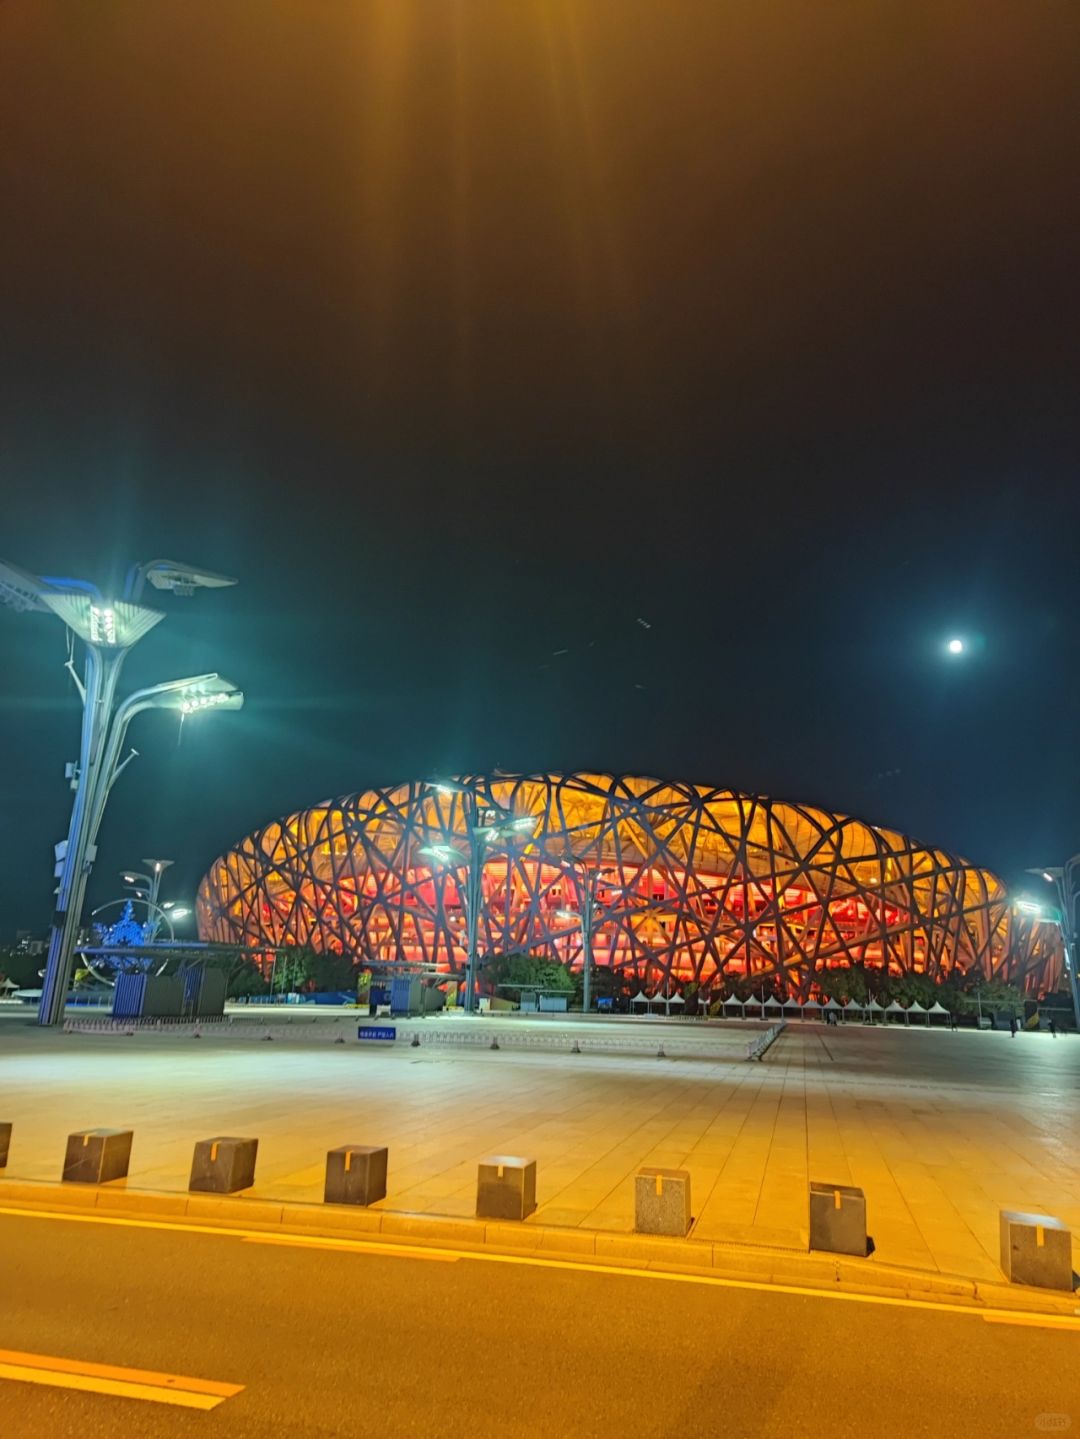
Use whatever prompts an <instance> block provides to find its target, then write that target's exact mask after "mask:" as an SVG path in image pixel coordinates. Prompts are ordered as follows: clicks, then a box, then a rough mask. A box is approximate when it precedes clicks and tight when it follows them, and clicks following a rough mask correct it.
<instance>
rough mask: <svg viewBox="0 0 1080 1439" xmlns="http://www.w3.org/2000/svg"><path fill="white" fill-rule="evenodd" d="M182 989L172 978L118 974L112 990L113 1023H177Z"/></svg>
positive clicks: (177, 980) (158, 975)
mask: <svg viewBox="0 0 1080 1439" xmlns="http://www.w3.org/2000/svg"><path fill="white" fill-rule="evenodd" d="M182 1002H183V988H182V986H181V984H180V980H179V979H177V978H176V977H175V976H174V975H164V974H119V975H117V977H116V988H115V989H114V990H113V1006H112V1016H113V1018H114V1019H178V1018H179V1017H180V1010H181V1004H182Z"/></svg>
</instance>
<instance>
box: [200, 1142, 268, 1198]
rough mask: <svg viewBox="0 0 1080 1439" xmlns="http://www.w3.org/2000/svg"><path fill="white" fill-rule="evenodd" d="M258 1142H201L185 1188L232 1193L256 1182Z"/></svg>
mask: <svg viewBox="0 0 1080 1439" xmlns="http://www.w3.org/2000/svg"><path fill="white" fill-rule="evenodd" d="M258 1148H259V1141H258V1140H257V1139H232V1138H222V1139H200V1140H199V1142H198V1143H197V1144H196V1146H195V1154H194V1157H193V1159H192V1162H191V1178H190V1179H189V1180H188V1188H189V1189H194V1190H202V1191H204V1192H206V1193H208V1194H235V1193H236V1192H237V1190H240V1189H250V1188H251V1186H252V1185H253V1184H254V1183H255V1155H256V1153H257V1152H258Z"/></svg>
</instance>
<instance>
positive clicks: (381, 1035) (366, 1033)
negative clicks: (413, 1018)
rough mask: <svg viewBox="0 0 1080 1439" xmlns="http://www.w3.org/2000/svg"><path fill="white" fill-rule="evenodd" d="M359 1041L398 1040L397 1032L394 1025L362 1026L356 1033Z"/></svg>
mask: <svg viewBox="0 0 1080 1439" xmlns="http://www.w3.org/2000/svg"><path fill="white" fill-rule="evenodd" d="M356 1037H357V1039H397V1030H396V1028H395V1027H394V1026H393V1025H392V1024H362V1025H360V1027H359V1029H358V1030H357V1031H356Z"/></svg>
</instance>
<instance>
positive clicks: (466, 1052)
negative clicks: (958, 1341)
mask: <svg viewBox="0 0 1080 1439" xmlns="http://www.w3.org/2000/svg"><path fill="white" fill-rule="evenodd" d="M425 1023H426V1024H427V1025H438V1026H440V1027H441V1028H440V1031H439V1032H441V1033H446V1032H447V1029H446V1027H447V1026H454V1025H455V1024H456V1025H457V1026H459V1027H460V1026H461V1025H462V1024H470V1023H471V1025H473V1026H481V1027H482V1026H485V1025H486V1026H491V1029H492V1031H494V1029H495V1027H496V1025H497V1021H493V1020H474V1021H471V1022H470V1021H466V1020H457V1021H455V1020H451V1019H443V1020H429V1021H426V1022H425ZM318 1026H325V1028H321V1027H318ZM318 1026H316V1027H312V1030H311V1033H310V1034H309V1035H307V1036H306V1038H305V1041H304V1042H299V1041H292V1040H289V1039H280V1038H279V1039H277V1040H275V1041H274V1042H273V1043H258V1042H255V1041H254V1040H252V1039H247V1040H244V1039H238V1038H235V1037H233V1038H229V1037H217V1038H204V1039H202V1040H200V1041H196V1040H193V1039H192V1038H191V1037H189V1036H182V1035H169V1034H152V1035H151V1034H136V1035H134V1036H125V1035H123V1034H61V1033H46V1032H42V1031H39V1030H37V1029H35V1028H33V1027H31V1026H29V1025H27V1024H25V1023H20V1022H13V1021H11V1020H5V1021H4V1022H3V1023H2V1024H0V1119H5V1120H11V1121H13V1122H14V1124H15V1133H14V1138H13V1143H12V1153H11V1161H10V1166H9V1168H8V1170H7V1176H8V1177H9V1178H10V1179H25V1180H35V1181H40V1180H55V1179H56V1178H58V1175H59V1170H60V1163H61V1157H62V1154H63V1147H64V1138H65V1136H66V1134H67V1133H68V1132H69V1131H71V1130H75V1129H80V1128H83V1127H95V1126H117V1127H120V1126H123V1127H131V1128H133V1129H134V1131H135V1142H134V1148H133V1152H132V1163H131V1171H130V1178H129V1181H128V1183H129V1185H130V1187H132V1188H153V1189H165V1190H183V1189H185V1188H186V1185H187V1177H188V1170H189V1166H190V1161H191V1150H192V1145H193V1143H194V1141H195V1140H196V1139H200V1138H205V1137H210V1136H213V1135H216V1134H217V1135H220V1134H240V1135H244V1134H250V1135H256V1136H258V1138H259V1162H258V1173H257V1181H258V1182H257V1187H256V1189H255V1190H254V1191H252V1192H253V1193H254V1194H256V1195H260V1196H265V1197H273V1198H275V1199H282V1200H301V1201H319V1200H321V1198H322V1181H323V1166H324V1155H325V1151H326V1150H327V1149H329V1148H332V1147H333V1146H336V1145H338V1144H342V1143H346V1142H354V1143H379V1144H386V1145H388V1146H389V1149H390V1172H389V1192H388V1194H387V1198H386V1200H385V1201H384V1202H383V1205H382V1207H385V1208H388V1209H395V1210H409V1211H423V1212H431V1213H437V1214H444V1215H453V1216H467V1215H471V1214H472V1212H473V1207H474V1201H475V1183H476V1165H477V1161H478V1160H479V1159H480V1158H481V1157H483V1156H484V1155H487V1154H490V1153H507V1154H520V1155H525V1156H529V1157H534V1158H535V1159H536V1160H537V1161H538V1189H539V1193H538V1198H539V1208H538V1210H537V1213H536V1215H535V1216H534V1220H533V1222H537V1223H541V1224H549V1225H564V1226H580V1227H582V1228H585V1229H596V1230H606V1231H610V1232H627V1231H629V1230H631V1229H632V1227H633V1204H632V1183H631V1176H632V1174H633V1171H634V1170H635V1169H636V1168H637V1167H638V1166H639V1165H642V1164H654V1165H669V1166H676V1167H681V1168H686V1169H689V1171H690V1173H691V1177H692V1192H693V1212H694V1214H695V1216H696V1219H695V1224H694V1229H693V1234H694V1236H695V1237H697V1238H699V1239H704V1240H711V1241H713V1242H721V1243H723V1242H730V1243H733V1244H742V1243H753V1244H761V1245H769V1246H776V1247H781V1248H805V1245H806V1213H805V1211H806V1189H807V1184H808V1181H809V1180H811V1179H815V1180H824V1181H828V1182H833V1183H842V1184H856V1185H859V1186H860V1187H862V1188H863V1189H865V1191H866V1194H867V1203H868V1210H869V1228H870V1230H871V1233H872V1235H873V1239H874V1242H875V1246H876V1256H877V1257H878V1258H879V1259H880V1261H881V1262H885V1263H890V1264H903V1265H911V1266H915V1267H917V1268H920V1269H925V1270H931V1271H933V1270H936V1271H940V1272H942V1273H946V1274H960V1275H963V1276H966V1277H969V1278H975V1279H994V1278H997V1277H999V1270H998V1263H997V1254H998V1211H999V1209H1001V1208H1014V1209H1022V1210H1036V1211H1042V1212H1046V1213H1050V1214H1055V1215H1057V1216H1059V1217H1060V1218H1061V1219H1063V1220H1065V1221H1066V1222H1068V1223H1069V1224H1070V1225H1071V1227H1072V1228H1073V1230H1074V1232H1075V1233H1078V1234H1080V1157H1078V1149H1080V1143H1078V1142H1080V1040H1078V1039H1077V1038H1076V1037H1075V1036H1067V1037H1066V1036H1062V1037H1060V1038H1057V1039H1053V1038H1051V1037H1050V1036H1049V1035H1045V1034H1022V1035H1020V1036H1019V1037H1018V1038H1016V1039H1011V1038H1010V1036H1009V1035H1008V1034H1007V1033H1003V1034H997V1033H994V1034H986V1033H978V1032H975V1031H970V1030H965V1031H960V1032H957V1033H951V1032H944V1031H929V1032H927V1031H923V1030H910V1031H909V1030H904V1029H899V1030H882V1029H868V1028H864V1027H862V1026H850V1027H843V1026H842V1027H839V1028H826V1027H825V1026H823V1025H818V1024H795V1025H792V1026H790V1027H789V1028H788V1029H787V1030H786V1031H785V1032H784V1034H783V1035H782V1036H781V1037H780V1039H779V1040H778V1041H777V1043H776V1044H774V1045H773V1047H772V1048H771V1049H770V1050H769V1051H768V1053H767V1055H766V1057H765V1059H764V1060H763V1061H762V1062H760V1063H757V1062H752V1061H750V1062H748V1061H747V1060H746V1059H745V1058H744V1057H743V1056H744V1054H745V1048H746V1041H747V1038H748V1037H750V1036H752V1035H753V1034H754V1033H755V1032H756V1031H755V1030H754V1029H753V1028H752V1027H750V1026H742V1025H736V1024H729V1025H726V1024H712V1025H708V1026H701V1025H698V1026H692V1025H688V1024H682V1025H680V1024H678V1023H674V1024H670V1025H668V1024H665V1023H663V1022H662V1021H658V1022H656V1023H655V1025H650V1024H649V1023H648V1022H644V1023H642V1024H640V1025H634V1026H632V1027H627V1028H624V1030H623V1033H627V1034H634V1035H644V1036H645V1037H646V1038H647V1040H648V1043H649V1049H648V1050H647V1051H646V1052H643V1053H616V1054H598V1053H588V1052H586V1053H583V1054H572V1053H570V1052H568V1050H566V1049H563V1050H558V1049H535V1050H533V1049H513V1050H511V1049H507V1048H505V1047H504V1048H501V1049H499V1050H497V1051H494V1050H488V1049H486V1048H481V1049H475V1048H466V1047H460V1046H455V1045H443V1044H428V1043H424V1044H422V1045H421V1047H420V1048H411V1047H409V1046H408V1045H407V1044H402V1043H401V1042H400V1041H399V1043H398V1044H397V1045H395V1046H394V1047H393V1048H383V1047H381V1046H377V1045H374V1046H372V1045H362V1044H359V1043H357V1042H356V1041H355V1039H352V1040H351V1041H350V1042H348V1043H344V1044H340V1045H338V1044H334V1043H333V1042H332V1039H331V1036H332V1035H333V1034H334V1032H335V1029H337V1028H341V1029H342V1030H343V1032H347V1033H350V1034H351V1035H355V1021H354V1020H353V1021H347V1022H344V1021H343V1022H341V1024H340V1025H335V1022H334V1021H332V1020H320V1021H319V1022H318ZM691 1030H692V1031H693V1033H694V1037H695V1039H700V1038H701V1037H702V1035H703V1033H704V1034H707V1035H708V1040H709V1045H710V1046H711V1049H710V1053H709V1057H708V1058H696V1057H694V1058H691V1057H687V1058H671V1057H667V1058H657V1057H656V1056H655V1053H653V1052H652V1040H653V1039H654V1038H657V1039H660V1040H662V1039H663V1037H664V1036H665V1035H671V1036H675V1035H678V1034H680V1033H681V1034H684V1035H685V1034H687V1033H688V1032H690V1031H691ZM431 1032H433V1031H431ZM483 1032H484V1034H485V1035H486V1034H487V1033H488V1032H489V1031H488V1030H486V1029H485V1030H483ZM515 1032H517V1033H521V1032H523V1031H520V1030H518V1031H515ZM538 1032H544V1031H543V1027H542V1026H538ZM546 1032H549V1033H554V1032H555V1031H554V1030H552V1029H551V1028H550V1027H549V1028H548V1030H547V1031H546ZM578 1032H579V1033H580V1034H581V1035H583V1036H587V1035H588V1033H589V1032H590V1031H589V1026H588V1025H586V1026H584V1027H582V1028H581V1029H580V1030H579V1031H578ZM583 1047H584V1048H586V1050H587V1047H588V1042H587V1038H585V1039H584V1040H583ZM0 1193H2V1188H0ZM871 1262H872V1261H871Z"/></svg>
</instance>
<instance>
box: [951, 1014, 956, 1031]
mask: <svg viewBox="0 0 1080 1439" xmlns="http://www.w3.org/2000/svg"><path fill="white" fill-rule="evenodd" d="M949 1028H950V1029H951V1030H952V1031H953V1033H954V1034H955V1033H956V1015H955V1014H950V1015H949Z"/></svg>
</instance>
